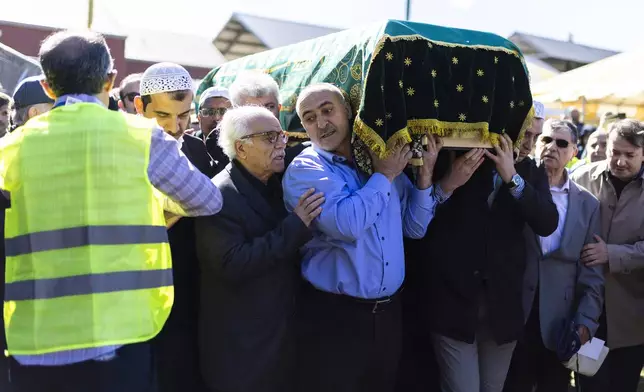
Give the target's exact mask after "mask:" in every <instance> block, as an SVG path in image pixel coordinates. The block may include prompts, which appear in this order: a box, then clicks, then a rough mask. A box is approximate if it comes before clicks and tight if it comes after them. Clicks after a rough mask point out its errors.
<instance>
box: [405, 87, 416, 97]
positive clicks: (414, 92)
mask: <svg viewBox="0 0 644 392" xmlns="http://www.w3.org/2000/svg"><path fill="white" fill-rule="evenodd" d="M414 94H416V90H414V88H413V87H409V88H407V95H409V96H410V97H413V96H414Z"/></svg>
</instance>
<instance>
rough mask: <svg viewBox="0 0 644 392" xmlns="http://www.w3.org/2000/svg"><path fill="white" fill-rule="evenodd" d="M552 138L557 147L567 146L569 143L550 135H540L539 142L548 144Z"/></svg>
mask: <svg viewBox="0 0 644 392" xmlns="http://www.w3.org/2000/svg"><path fill="white" fill-rule="evenodd" d="M553 140H554V142H555V144H556V145H557V147H559V148H568V145H570V142H569V141H568V140H564V139H553V138H551V137H550V136H541V142H542V143H543V144H545V145H548V144H550V143H552V141H553Z"/></svg>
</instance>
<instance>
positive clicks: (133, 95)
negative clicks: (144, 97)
mask: <svg viewBox="0 0 644 392" xmlns="http://www.w3.org/2000/svg"><path fill="white" fill-rule="evenodd" d="M139 95H141V94H139V93H137V92H131V93H127V94H125V95H122V96H121V101H125V100H126V99H127V100H128V101H130V102H134V98H136V97H138V96H139Z"/></svg>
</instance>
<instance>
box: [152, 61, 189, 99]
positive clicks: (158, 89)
mask: <svg viewBox="0 0 644 392" xmlns="http://www.w3.org/2000/svg"><path fill="white" fill-rule="evenodd" d="M182 90H193V91H194V83H193V81H192V77H190V74H189V73H188V71H186V69H185V68H183V67H182V66H180V65H179V64H174V63H158V64H154V65H152V66H151V67H149V68H148V69H147V70H145V72H144V73H143V76H142V77H141V95H152V94H159V93H169V92H173V91H182Z"/></svg>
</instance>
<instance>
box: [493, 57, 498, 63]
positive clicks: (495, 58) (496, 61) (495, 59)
mask: <svg viewBox="0 0 644 392" xmlns="http://www.w3.org/2000/svg"><path fill="white" fill-rule="evenodd" d="M498 63H499V58H498V57H496V56H494V64H498Z"/></svg>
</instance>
